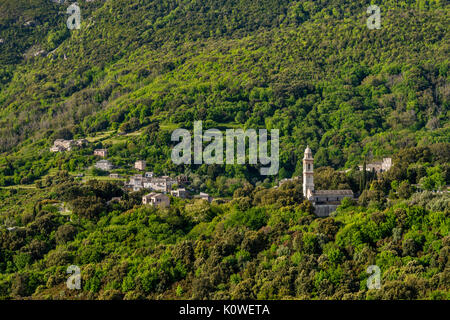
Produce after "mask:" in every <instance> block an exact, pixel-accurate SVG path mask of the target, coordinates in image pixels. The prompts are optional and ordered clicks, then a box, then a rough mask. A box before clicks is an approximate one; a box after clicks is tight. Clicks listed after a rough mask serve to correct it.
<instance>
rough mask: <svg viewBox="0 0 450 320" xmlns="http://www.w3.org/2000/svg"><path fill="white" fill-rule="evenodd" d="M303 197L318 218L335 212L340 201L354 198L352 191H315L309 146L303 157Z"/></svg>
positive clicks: (312, 162)
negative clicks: (310, 203) (311, 205)
mask: <svg viewBox="0 0 450 320" xmlns="http://www.w3.org/2000/svg"><path fill="white" fill-rule="evenodd" d="M303 196H304V197H305V199H308V200H309V201H311V202H312V204H313V206H314V209H315V212H316V215H318V216H319V217H327V216H329V215H330V213H332V212H334V211H336V208H337V207H338V206H339V205H340V204H341V201H342V199H344V198H352V199H353V197H354V195H353V191H352V190H315V188H314V158H313V155H312V151H311V149H310V148H309V146H307V147H306V149H305V154H304V156H303Z"/></svg>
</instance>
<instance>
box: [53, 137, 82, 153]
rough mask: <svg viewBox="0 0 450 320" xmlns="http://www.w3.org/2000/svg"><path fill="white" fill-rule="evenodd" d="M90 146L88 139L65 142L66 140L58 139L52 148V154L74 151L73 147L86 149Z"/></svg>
mask: <svg viewBox="0 0 450 320" xmlns="http://www.w3.org/2000/svg"><path fill="white" fill-rule="evenodd" d="M87 144H88V141H87V140H86V139H78V140H64V139H56V140H55V141H54V142H53V146H51V147H50V152H63V151H72V149H73V147H80V148H82V147H84V146H86V145H87Z"/></svg>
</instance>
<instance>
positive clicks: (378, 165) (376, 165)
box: [359, 158, 392, 173]
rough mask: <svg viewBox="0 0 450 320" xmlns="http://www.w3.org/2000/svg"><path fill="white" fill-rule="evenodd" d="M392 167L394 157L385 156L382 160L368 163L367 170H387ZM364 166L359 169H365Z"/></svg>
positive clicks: (379, 171) (377, 171)
mask: <svg viewBox="0 0 450 320" xmlns="http://www.w3.org/2000/svg"><path fill="white" fill-rule="evenodd" d="M391 167H392V158H383V160H382V161H374V162H371V163H368V164H366V171H375V172H376V173H381V172H386V171H388V170H389V169H390V168H391ZM363 169H364V166H362V165H360V166H359V170H361V171H362V170H363Z"/></svg>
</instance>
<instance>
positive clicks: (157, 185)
mask: <svg viewBox="0 0 450 320" xmlns="http://www.w3.org/2000/svg"><path fill="white" fill-rule="evenodd" d="M174 184H177V180H176V179H172V178H170V177H168V176H163V177H161V178H148V179H147V180H146V181H144V188H146V189H150V190H153V191H158V192H163V193H167V192H169V191H170V190H171V189H172V186H173V185H174Z"/></svg>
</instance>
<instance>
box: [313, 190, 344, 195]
mask: <svg viewBox="0 0 450 320" xmlns="http://www.w3.org/2000/svg"><path fill="white" fill-rule="evenodd" d="M314 195H317V196H325V195H333V196H334V195H349V196H353V191H352V190H315V191H314Z"/></svg>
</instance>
